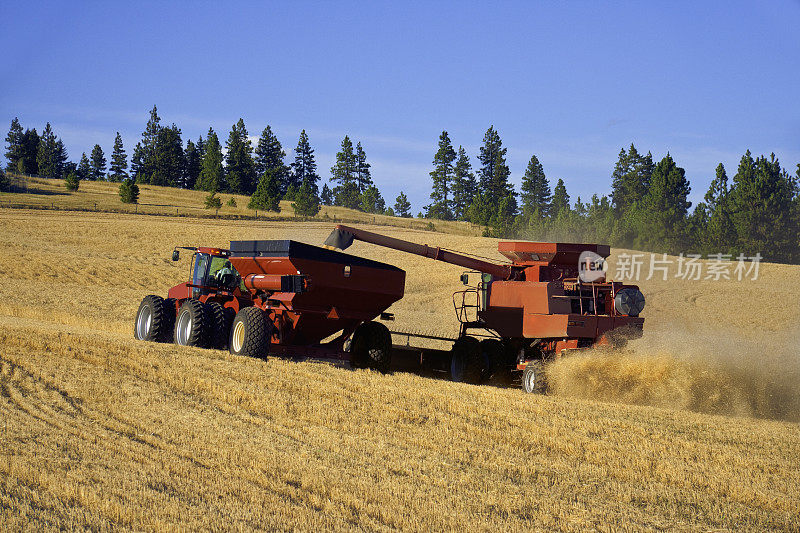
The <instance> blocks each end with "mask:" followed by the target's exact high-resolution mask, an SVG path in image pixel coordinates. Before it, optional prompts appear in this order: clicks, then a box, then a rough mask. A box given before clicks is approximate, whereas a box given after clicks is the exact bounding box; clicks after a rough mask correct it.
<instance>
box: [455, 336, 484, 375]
mask: <svg viewBox="0 0 800 533" xmlns="http://www.w3.org/2000/svg"><path fill="white" fill-rule="evenodd" d="M482 362H483V354H482V353H481V345H480V343H479V342H478V339H476V338H475V337H460V338H459V339H458V340H456V342H455V343H453V351H452V355H451V358H450V379H452V380H453V381H456V382H458V383H469V384H471V385H477V384H478V383H480V382H481V378H482V377H483V376H484V375H485V373H486V369H487V366H488V365H487V364H482Z"/></svg>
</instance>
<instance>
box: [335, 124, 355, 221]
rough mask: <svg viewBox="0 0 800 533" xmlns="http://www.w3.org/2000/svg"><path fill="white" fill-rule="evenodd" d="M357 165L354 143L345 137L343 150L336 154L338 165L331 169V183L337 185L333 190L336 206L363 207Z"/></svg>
mask: <svg viewBox="0 0 800 533" xmlns="http://www.w3.org/2000/svg"><path fill="white" fill-rule="evenodd" d="M356 175H357V165H356V156H355V153H354V152H353V143H352V141H351V140H350V137H348V136H347V135H345V137H344V139H342V148H341V150H339V152H338V153H337V154H336V163H335V164H334V165H333V166H332V167H331V181H332V182H334V183H336V184H337V185H336V187H334V188H333V191H332V193H333V203H334V205H338V206H342V207H347V208H350V209H359V208H360V207H361V192H360V191H359V188H358V183H357V181H356Z"/></svg>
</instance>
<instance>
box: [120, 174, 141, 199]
mask: <svg viewBox="0 0 800 533" xmlns="http://www.w3.org/2000/svg"><path fill="white" fill-rule="evenodd" d="M119 199H120V200H121V201H122V203H124V204H137V203H139V186H138V185H136V182H135V181H134V180H133V178H127V179H124V180H123V181H122V183H120V184H119Z"/></svg>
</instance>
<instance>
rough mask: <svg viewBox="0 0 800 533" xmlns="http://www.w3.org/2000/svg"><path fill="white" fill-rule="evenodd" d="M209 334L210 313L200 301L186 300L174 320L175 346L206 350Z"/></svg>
mask: <svg viewBox="0 0 800 533" xmlns="http://www.w3.org/2000/svg"><path fill="white" fill-rule="evenodd" d="M210 333H211V312H210V310H209V308H208V306H207V305H206V304H204V303H202V302H200V300H186V301H185V302H183V305H181V308H180V309H179V310H178V318H176V319H175V344H179V345H181V346H197V347H199V348H207V347H208V340H209V336H210Z"/></svg>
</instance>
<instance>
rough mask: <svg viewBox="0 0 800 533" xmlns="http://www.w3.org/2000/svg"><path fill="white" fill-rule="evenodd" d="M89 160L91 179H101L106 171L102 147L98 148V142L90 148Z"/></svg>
mask: <svg viewBox="0 0 800 533" xmlns="http://www.w3.org/2000/svg"><path fill="white" fill-rule="evenodd" d="M89 161H90V168H91V172H90V175H91V179H92V180H102V179H104V178H105V172H106V158H105V155H104V154H103V149H102V148H100V145H99V144H95V145H94V148H92V153H91V155H90V156H89Z"/></svg>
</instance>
